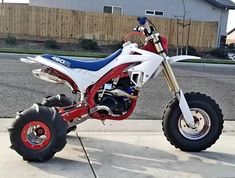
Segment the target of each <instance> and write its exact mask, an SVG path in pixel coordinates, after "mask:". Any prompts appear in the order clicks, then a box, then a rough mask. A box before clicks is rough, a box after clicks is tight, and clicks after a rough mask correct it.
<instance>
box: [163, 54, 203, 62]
mask: <svg viewBox="0 0 235 178" xmlns="http://www.w3.org/2000/svg"><path fill="white" fill-rule="evenodd" d="M189 59H201V58H200V57H197V56H190V55H180V56H172V57H169V58H167V60H168V61H169V63H170V64H172V63H174V62H177V61H182V60H189Z"/></svg>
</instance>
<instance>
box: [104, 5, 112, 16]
mask: <svg viewBox="0 0 235 178" xmlns="http://www.w3.org/2000/svg"><path fill="white" fill-rule="evenodd" d="M103 12H104V13H110V14H112V7H110V6H104V9H103Z"/></svg>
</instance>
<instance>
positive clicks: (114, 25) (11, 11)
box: [0, 4, 218, 48]
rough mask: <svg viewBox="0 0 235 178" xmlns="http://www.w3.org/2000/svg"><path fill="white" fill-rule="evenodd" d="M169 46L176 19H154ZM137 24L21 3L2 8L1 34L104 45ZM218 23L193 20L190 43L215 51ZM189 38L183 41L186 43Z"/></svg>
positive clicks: (118, 17)
mask: <svg viewBox="0 0 235 178" xmlns="http://www.w3.org/2000/svg"><path fill="white" fill-rule="evenodd" d="M151 20H152V21H153V23H154V24H155V25H156V26H157V27H158V29H159V31H160V33H161V34H162V35H164V36H166V37H167V38H168V40H169V44H170V45H174V46H175V45H176V44H177V35H176V34H177V20H175V19H162V18H151ZM136 25H137V22H136V17H133V16H123V15H114V14H104V13H90V12H82V11H74V10H64V9H57V8H42V7H33V6H28V5H20V4H1V5H0V35H1V36H2V37H5V36H6V35H8V34H11V35H13V36H16V37H17V38H20V39H33V40H42V41H43V40H46V39H49V38H53V39H56V40H58V41H61V42H76V41H77V40H78V39H81V38H83V39H94V40H97V41H103V42H116V41H121V40H122V39H123V37H124V35H125V34H126V33H128V32H130V31H131V30H132V29H133V27H135V26H136ZM217 28H218V23H217V22H199V21H193V22H192V25H191V32H190V38H189V44H190V45H191V46H194V47H200V48H213V47H215V45H216V39H217ZM187 31H188V30H187V29H185V30H184V34H183V32H182V30H179V33H178V34H179V35H178V37H179V39H182V35H184V36H187ZM186 40H187V38H186V37H185V38H184V44H186Z"/></svg>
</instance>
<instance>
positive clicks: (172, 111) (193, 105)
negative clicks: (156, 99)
mask: <svg viewBox="0 0 235 178" xmlns="http://www.w3.org/2000/svg"><path fill="white" fill-rule="evenodd" d="M185 98H186V100H187V102H188V105H189V107H190V110H191V112H192V115H193V117H194V121H195V123H196V125H195V128H190V127H189V126H188V125H187V124H186V122H185V120H184V117H183V116H182V112H181V110H180V108H179V101H178V99H176V98H175V99H173V100H172V101H171V102H170V103H169V104H168V105H167V107H166V110H165V111H164V114H163V121H162V129H163V132H164V135H165V136H166V138H167V140H168V141H169V142H170V143H171V144H172V145H174V146H175V147H176V148H179V149H180V150H182V151H189V152H200V151H202V150H205V149H207V148H209V147H210V146H211V145H213V144H214V143H215V142H216V141H217V140H218V138H219V136H220V135H221V133H222V129H223V123H224V120H223V114H222V111H221V109H220V108H219V105H218V104H217V103H216V102H215V101H214V100H213V99H211V98H210V97H209V96H206V95H205V94H200V93H186V94H185Z"/></svg>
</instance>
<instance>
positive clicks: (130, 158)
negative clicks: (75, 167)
mask: <svg viewBox="0 0 235 178" xmlns="http://www.w3.org/2000/svg"><path fill="white" fill-rule="evenodd" d="M123 139H125V138H123ZM82 142H83V144H84V145H85V147H86V149H87V152H88V154H89V157H90V159H91V160H92V162H93V167H94V170H95V172H96V173H97V175H98V176H99V177H112V178H116V177H128V178H129V177H135V178H137V177H141V178H143V177H148V178H152V177H161V176H163V175H164V177H165V176H166V177H175V176H176V177H188V176H189V177H191V176H201V177H204V178H208V177H235V171H234V170H235V155H234V154H224V153H217V152H210V151H208V152H207V151H205V152H201V153H196V154H195V153H184V152H181V151H179V150H176V149H172V150H170V151H169V152H167V151H164V150H163V149H164V148H163V147H161V145H159V147H160V149H156V148H155V147H146V146H140V143H138V145H134V144H129V143H124V142H120V141H110V140H105V139H97V138H90V137H82ZM140 142H141V140H140ZM159 144H161V142H160V143H159ZM169 147H170V145H169ZM162 148H163V149H162ZM168 150H169V149H168Z"/></svg>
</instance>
